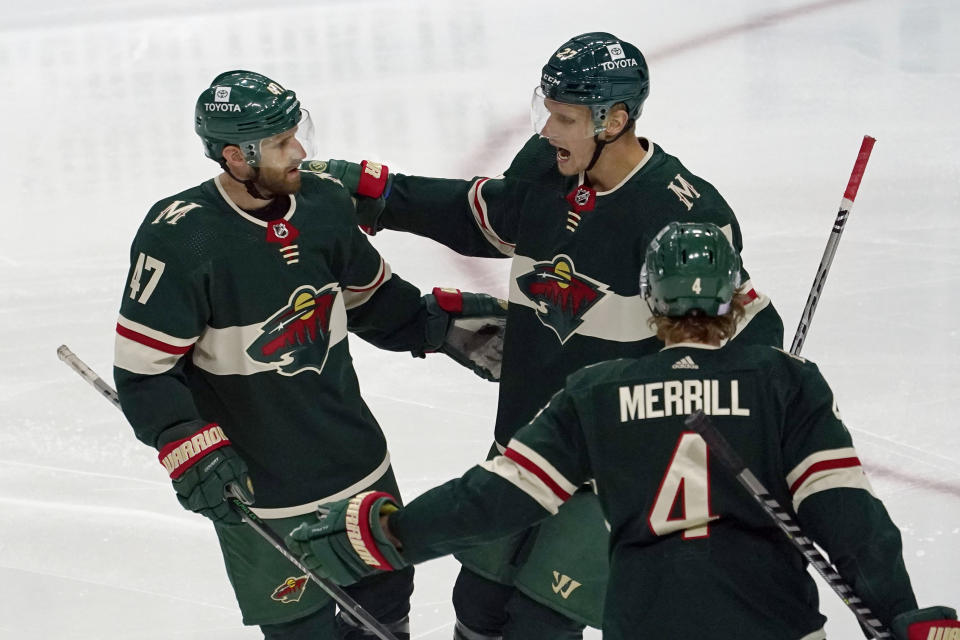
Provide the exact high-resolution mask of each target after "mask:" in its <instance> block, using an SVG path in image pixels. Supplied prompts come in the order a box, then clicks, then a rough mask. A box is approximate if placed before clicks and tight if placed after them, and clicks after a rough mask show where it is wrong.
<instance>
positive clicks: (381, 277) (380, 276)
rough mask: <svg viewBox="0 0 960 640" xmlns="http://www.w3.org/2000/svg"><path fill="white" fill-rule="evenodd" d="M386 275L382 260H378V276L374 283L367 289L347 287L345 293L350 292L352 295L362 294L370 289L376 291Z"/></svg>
mask: <svg viewBox="0 0 960 640" xmlns="http://www.w3.org/2000/svg"><path fill="white" fill-rule="evenodd" d="M386 275H387V269H386V266H385V265H384V262H383V258H380V275H379V277H378V278H377V280H376V282H374V283H373V284H371V285H370V286H369V287H347V291H352V292H354V293H363V292H364V291H370V290H371V289H376V288H377V287H379V286H380V285H381V284H383V279H384V278H385V277H386Z"/></svg>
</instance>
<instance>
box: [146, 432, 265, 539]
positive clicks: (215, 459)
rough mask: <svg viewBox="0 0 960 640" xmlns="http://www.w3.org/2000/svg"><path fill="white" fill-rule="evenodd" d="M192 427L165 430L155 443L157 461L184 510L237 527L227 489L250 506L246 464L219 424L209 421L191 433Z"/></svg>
mask: <svg viewBox="0 0 960 640" xmlns="http://www.w3.org/2000/svg"><path fill="white" fill-rule="evenodd" d="M194 428H196V425H183V426H182V427H174V428H172V429H168V430H167V431H165V432H164V433H163V434H161V439H160V441H159V442H158V444H160V455H159V456H158V458H159V459H160V462H161V464H163V466H164V467H165V468H166V470H167V473H169V474H170V479H171V480H173V488H174V490H175V491H176V492H177V500H179V501H180V504H181V505H183V508H184V509H188V510H189V511H193V512H195V513H199V514H200V515H203V516H206V517H208V518H210V519H211V520H213V521H214V522H219V523H221V524H240V523H241V522H243V519H242V518H241V517H240V514H238V513H237V512H236V511H234V509H233V507H231V506H230V503H228V502H227V496H226V487H227V485H228V484H231V483H232V484H233V486H234V494H235V495H236V497H237V498H238V499H239V500H240V501H241V502H243V503H244V504H253V483H252V482H250V476H249V474H248V473H247V464H246V463H245V462H244V461H243V460H242V459H241V458H240V456H239V455H237V452H236V451H234V449H233V447H232V446H231V445H230V440H228V439H227V436H226V434H224V433H223V429H221V428H220V425H218V424H217V423H215V422H211V423H210V424H207V425H205V426H203V428H201V429H200V430H198V431H196V432H192V429H194ZM185 432H186V435H184V433H185ZM181 436H182V437H181ZM164 442H165V443H166V444H164Z"/></svg>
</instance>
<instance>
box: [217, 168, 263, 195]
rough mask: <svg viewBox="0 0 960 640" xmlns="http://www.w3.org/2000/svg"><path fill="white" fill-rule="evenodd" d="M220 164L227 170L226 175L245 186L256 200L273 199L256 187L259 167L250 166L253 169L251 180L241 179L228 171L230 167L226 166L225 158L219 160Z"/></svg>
mask: <svg viewBox="0 0 960 640" xmlns="http://www.w3.org/2000/svg"><path fill="white" fill-rule="evenodd" d="M220 166H221V167H223V170H224V171H226V172H227V175H228V176H230V177H231V178H233V179H234V180H236V181H237V182H239V183H240V184H242V185H243V186H244V187H246V188H247V193H249V194H250V195H251V196H253V197H254V198H256V199H257V200H273V198H268V197H267V196H265V195H263V194H262V193H260V190H259V189H257V184H256V179H257V178H259V177H260V167H251V168H252V169H253V179H252V180H241V179H240V178H238V177H237V176H235V175H233V172H232V171H230V168H229V167H228V166H227V162H226V161H225V160H221V161H220Z"/></svg>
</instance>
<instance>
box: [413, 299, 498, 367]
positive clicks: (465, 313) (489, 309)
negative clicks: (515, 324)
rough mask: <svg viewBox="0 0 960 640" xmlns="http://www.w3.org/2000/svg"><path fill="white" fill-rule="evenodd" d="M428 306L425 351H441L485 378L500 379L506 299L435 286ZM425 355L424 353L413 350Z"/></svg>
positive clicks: (418, 354) (426, 302) (425, 301)
mask: <svg viewBox="0 0 960 640" xmlns="http://www.w3.org/2000/svg"><path fill="white" fill-rule="evenodd" d="M423 300H424V303H425V304H426V306H427V332H426V333H427V334H426V340H425V347H424V351H425V352H430V351H442V352H443V353H445V354H447V355H448V356H450V357H451V358H453V359H454V360H455V361H456V362H458V363H460V364H461V365H463V366H465V367H467V368H468V369H470V370H471V371H473V372H474V373H475V374H477V375H478V376H480V377H481V378H483V379H484V380H490V381H492V382H497V381H499V380H500V365H501V362H502V360H503V335H504V332H505V330H506V326H507V303H506V302H505V301H503V300H500V299H499V298H494V297H493V296H490V295H487V294H485V293H461V292H460V290H459V289H441V288H439V287H436V288H434V290H433V293H431V294H427V295H425V296H423ZM413 355H415V356H418V357H423V356H424V353H417V352H414V354H413Z"/></svg>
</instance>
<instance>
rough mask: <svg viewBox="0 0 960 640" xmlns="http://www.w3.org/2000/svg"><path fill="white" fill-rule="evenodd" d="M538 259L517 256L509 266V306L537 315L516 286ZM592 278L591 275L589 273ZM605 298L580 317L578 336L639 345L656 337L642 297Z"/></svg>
mask: <svg viewBox="0 0 960 640" xmlns="http://www.w3.org/2000/svg"><path fill="white" fill-rule="evenodd" d="M538 262H542V261H538V260H533V259H531V258H528V257H527V256H524V255H520V254H517V255H515V256H514V257H513V260H512V261H511V266H510V293H509V298H510V304H512V305H514V304H515V305H519V306H522V307H527V308H529V309H532V310H533V311H534V312H536V311H537V310H538V309H539V307H538V306H537V304H536V303H535V302H533V301H532V300H530V298H528V297H527V296H525V295H523V293H522V292H521V291H520V287H519V285H517V279H518V278H519V277H520V276H523V275H525V274H527V273H529V272H531V271H533V269H534V265H535V264H537V263H538ZM587 275H588V276H589V274H587ZM604 293H605V295H604V296H603V299H602V300H600V301H599V302H597V303H596V304H595V305H594V306H593V307H592V308H590V309H588V310H587V312H586V313H585V314H584V315H583V317H582V318H581V319H582V320H583V324H581V325H580V326H579V327H577V330H576V333H577V334H579V335H582V336H590V337H593V338H602V339H604V340H611V341H615V342H636V341H638V340H645V339H647V338H652V337H653V336H654V335H656V334H655V333H654V332H653V331H652V330H651V329H650V327H649V326H647V318H649V317H650V308H649V307H648V306H647V303H646V302H645V301H644V300H643V298H641V297H640V296H639V295H636V296H621V295H619V294H617V293H614V292H613V291H609V290H608V291H605V292H604Z"/></svg>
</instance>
